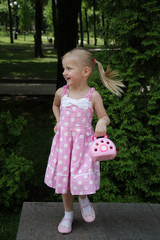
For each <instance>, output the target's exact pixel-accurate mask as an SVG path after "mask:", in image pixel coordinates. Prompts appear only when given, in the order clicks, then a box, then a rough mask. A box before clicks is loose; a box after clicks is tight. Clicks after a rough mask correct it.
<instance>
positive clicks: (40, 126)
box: [0, 0, 160, 240]
mask: <svg viewBox="0 0 160 240" xmlns="http://www.w3.org/2000/svg"><path fill="white" fill-rule="evenodd" d="M76 46H83V47H85V48H87V49H89V50H91V51H92V52H93V55H94V57H95V58H96V59H97V60H99V61H100V62H102V63H103V66H104V68H106V67H107V64H108V63H109V64H110V66H111V68H112V69H115V70H117V71H118V72H119V74H120V77H121V79H123V82H124V84H125V85H126V88H125V89H124V94H122V96H121V97H117V96H115V95H113V94H111V93H110V92H109V91H108V90H107V89H105V88H104V87H103V85H102V84H101V82H100V80H99V77H98V73H97V69H95V71H94V74H93V76H92V78H91V79H90V81H89V85H90V86H93V87H95V88H96V89H97V90H98V91H99V92H100V94H101V96H102V98H103V101H104V106H105V108H106V110H107V113H108V115H109V117H110V119H111V125H110V126H109V127H108V134H109V137H110V138H111V139H112V140H113V142H115V144H116V147H117V149H118V155H117V157H116V159H115V160H114V161H108V162H102V163H101V188H100V190H99V191H98V192H97V194H96V195H94V196H91V198H92V200H93V201H95V202H126V203H159V202H160V161H159V158H160V157H159V156H160V144H159V142H160V134H159V133H160V111H159V110H160V84H159V83H160V67H159V66H160V3H159V1H158V0H157V1H156V0H142V1H138V0H133V1H126V0H121V1H119V0H112V1H111V0H105V1H104V0H103V1H102V0H90V1H85V0H82V1H80V0H77V1H74V0H68V1H65V0H57V1H55V0H44V1H41V0H29V1H24V0H17V1H12V0H8V1H5V0H3V1H2V0H1V1H0V81H1V82H5V81H8V79H11V80H12V82H14V81H15V82H16V81H17V80H18V81H19V82H20V81H22V82H23V80H24V79H25V81H28V82H29V81H31V80H32V81H36V80H43V81H46V82H47V81H52V80H53V83H56V85H57V88H58V87H60V86H62V85H63V84H65V82H64V79H63V78H62V74H61V73H62V66H61V56H62V55H63V54H64V53H65V52H67V51H68V50H70V49H72V48H73V47H76ZM53 98H54V93H53V96H41V97H40V96H30V97H28V96H14V95H13V96H0V99H1V102H0V166H1V171H0V190H1V194H0V206H1V213H0V234H1V236H2V238H1V239H3V240H4V239H10V240H12V239H15V238H16V232H17V226H18V222H19V217H20V212H21V207H22V204H23V202H24V201H61V197H60V196H59V195H55V194H54V191H53V190H52V189H49V188H48V187H47V186H45V185H44V183H43V179H44V173H45V168H46V164H47V160H48V155H49V151H50V146H51V141H52V138H53V136H54V132H53V128H54V124H55V118H54V116H53V114H52V109H51V108H52V101H53ZM96 121H97V118H96V116H94V119H93V126H95V124H96Z"/></svg>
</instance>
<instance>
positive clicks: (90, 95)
mask: <svg viewBox="0 0 160 240" xmlns="http://www.w3.org/2000/svg"><path fill="white" fill-rule="evenodd" d="M94 90H95V88H90V90H89V92H88V93H87V95H86V98H88V99H89V100H90V101H91V97H92V93H93V92H94Z"/></svg>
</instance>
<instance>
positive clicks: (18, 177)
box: [0, 111, 33, 208]
mask: <svg viewBox="0 0 160 240" xmlns="http://www.w3.org/2000/svg"><path fill="white" fill-rule="evenodd" d="M25 124H26V121H25V119H24V118H23V117H22V116H18V117H17V118H13V117H12V115H11V113H10V112H9V111H8V112H1V114H0V165H1V172H0V191H1V195H0V206H3V207H7V208H12V207H13V206H17V205H18V204H20V203H21V201H22V200H24V199H26V197H27V195H28V189H27V188H26V184H27V182H28V180H29V179H30V178H31V176H32V175H33V167H32V163H31V162H30V161H29V160H27V159H26V158H24V157H22V156H21V153H22V151H23V147H24V146H22V145H21V144H19V141H18V139H19V136H20V135H21V134H22V130H23V127H24V126H25Z"/></svg>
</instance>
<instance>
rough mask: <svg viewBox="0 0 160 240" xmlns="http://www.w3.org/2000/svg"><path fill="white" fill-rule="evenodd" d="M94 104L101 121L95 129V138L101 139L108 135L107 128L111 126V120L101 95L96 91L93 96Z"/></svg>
mask: <svg viewBox="0 0 160 240" xmlns="http://www.w3.org/2000/svg"><path fill="white" fill-rule="evenodd" d="M92 104H93V108H94V110H95V112H96V114H97V117H98V119H99V120H98V122H97V124H96V128H95V136H96V137H101V136H104V135H105V134H106V131H107V126H108V125H109V124H110V119H109V117H108V115H107V113H106V110H105V108H104V105H103V101H102V98H101V95H100V94H99V93H98V92H97V91H94V92H93V94H92Z"/></svg>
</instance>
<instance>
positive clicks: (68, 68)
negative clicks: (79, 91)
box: [62, 57, 84, 86]
mask: <svg viewBox="0 0 160 240" xmlns="http://www.w3.org/2000/svg"><path fill="white" fill-rule="evenodd" d="M62 65H63V68H64V71H63V77H64V78H65V80H66V81H67V85H68V86H71V85H74V86H76V85H79V84H80V83H82V81H83V79H84V74H83V69H81V68H80V67H78V65H77V64H76V61H75V60H74V59H73V58H72V57H66V58H64V59H63V60H62Z"/></svg>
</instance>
